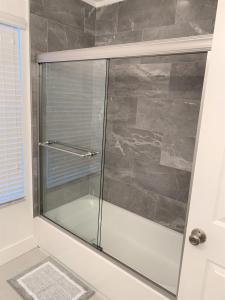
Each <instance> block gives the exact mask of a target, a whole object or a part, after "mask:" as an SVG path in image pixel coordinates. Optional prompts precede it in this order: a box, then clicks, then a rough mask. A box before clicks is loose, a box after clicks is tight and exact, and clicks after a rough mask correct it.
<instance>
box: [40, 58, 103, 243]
mask: <svg viewBox="0 0 225 300" xmlns="http://www.w3.org/2000/svg"><path fill="white" fill-rule="evenodd" d="M41 77H42V78H41V87H42V89H41V107H40V143H39V151H40V191H41V192H40V193H41V195H40V198H41V214H43V215H44V216H45V217H47V218H48V219H50V220H51V221H53V222H55V223H57V224H58V225H60V226H62V227H63V228H65V229H67V230H69V231H70V232H72V233H73V234H75V235H77V236H79V237H80V238H82V239H84V240H86V241H88V242H89V243H91V244H94V245H97V239H98V215H99V209H100V200H99V199H100V183H101V164H102V143H103V123H104V107H105V93H106V88H105V85H106V77H107V62H106V60H90V61H74V62H59V63H46V64H43V65H42V66H41Z"/></svg>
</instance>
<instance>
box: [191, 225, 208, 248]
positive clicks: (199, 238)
mask: <svg viewBox="0 0 225 300" xmlns="http://www.w3.org/2000/svg"><path fill="white" fill-rule="evenodd" d="M189 241H190V243H191V244H192V245H193V246H198V245H200V244H202V243H204V242H205V241H206V234H205V232H204V231H203V230H201V229H198V228H195V229H193V230H192V232H191V235H190V236H189Z"/></svg>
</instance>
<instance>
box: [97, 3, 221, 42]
mask: <svg viewBox="0 0 225 300" xmlns="http://www.w3.org/2000/svg"><path fill="white" fill-rule="evenodd" d="M216 8H217V0H198V1H196V0H125V1H122V2H121V3H117V4H113V5H110V6H107V7H103V8H98V9H97V20H96V24H97V27H96V39H95V45H96V46H100V45H108V44H121V43H131V42H140V41H150V40H158V39H168V38H176V37H182V36H191V35H200V34H209V33H213V29H214V23H215V15H216Z"/></svg>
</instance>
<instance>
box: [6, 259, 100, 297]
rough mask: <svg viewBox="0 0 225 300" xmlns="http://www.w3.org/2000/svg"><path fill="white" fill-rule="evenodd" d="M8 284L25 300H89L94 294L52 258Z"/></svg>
mask: <svg viewBox="0 0 225 300" xmlns="http://www.w3.org/2000/svg"><path fill="white" fill-rule="evenodd" d="M8 282H9V284H10V285H11V286H12V287H13V288H14V289H15V290H16V291H17V293H18V294H20V296H21V297H22V298H23V299H25V300H87V299H89V298H90V297H91V296H92V295H93V294H94V291H93V290H91V289H90V288H89V287H88V286H87V285H86V284H84V283H83V282H81V281H80V280H79V279H78V278H77V277H76V276H75V275H74V274H73V273H72V272H70V271H68V270H66V269H65V268H64V267H63V266H61V265H60V264H59V263H57V262H56V261H55V260H53V259H52V258H48V259H46V260H44V261H42V262H41V263H40V264H38V265H35V266H33V267H32V268H30V269H28V270H26V271H25V272H23V273H21V274H19V275H17V276H16V277H14V278H12V279H10V280H8Z"/></svg>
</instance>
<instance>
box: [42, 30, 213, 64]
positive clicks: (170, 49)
mask: <svg viewBox="0 0 225 300" xmlns="http://www.w3.org/2000/svg"><path fill="white" fill-rule="evenodd" d="M212 38H213V36H212V34H206V35H198V36H189V37H182V38H172V39H161V40H154V41H150V42H137V43H129V44H119V45H110V46H100V47H91V48H82V49H74V50H65V51H57V52H46V53H41V54H39V55H38V56H37V62H38V63H50V62H63V61H64V62H65V61H80V60H92V59H95V60H96V59H107V58H122V57H135V56H155V55H169V54H179V53H198V52H207V51H210V50H211V47H212Z"/></svg>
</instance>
